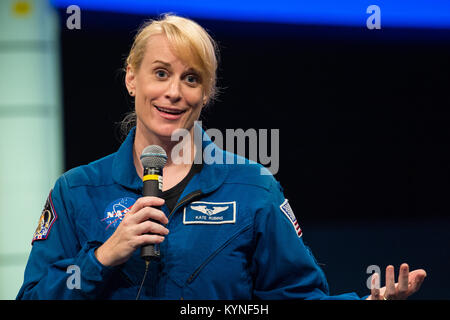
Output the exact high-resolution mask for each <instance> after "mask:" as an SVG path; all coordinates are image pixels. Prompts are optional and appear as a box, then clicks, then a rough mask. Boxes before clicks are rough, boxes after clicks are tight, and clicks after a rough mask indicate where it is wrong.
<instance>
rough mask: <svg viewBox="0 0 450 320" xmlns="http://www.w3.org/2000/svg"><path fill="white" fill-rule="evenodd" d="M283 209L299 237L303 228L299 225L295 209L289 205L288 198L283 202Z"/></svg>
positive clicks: (281, 206) (281, 207)
mask: <svg viewBox="0 0 450 320" xmlns="http://www.w3.org/2000/svg"><path fill="white" fill-rule="evenodd" d="M280 209H281V211H282V212H283V213H284V215H285V216H286V217H288V219H289V221H290V222H291V223H292V225H293V226H294V229H295V232H296V233H297V235H298V236H299V237H301V236H302V234H303V233H302V229H301V228H300V226H299V225H298V222H297V218H296V217H295V214H294V211H292V208H291V206H290V205H289V202H288V200H287V199H284V201H283V203H282V204H281V205H280Z"/></svg>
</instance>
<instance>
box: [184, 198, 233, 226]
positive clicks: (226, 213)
mask: <svg viewBox="0 0 450 320" xmlns="http://www.w3.org/2000/svg"><path fill="white" fill-rule="evenodd" d="M235 222H236V201H230V202H205V201H196V202H192V203H191V204H189V205H188V206H186V207H185V208H184V212H183V224H223V223H235Z"/></svg>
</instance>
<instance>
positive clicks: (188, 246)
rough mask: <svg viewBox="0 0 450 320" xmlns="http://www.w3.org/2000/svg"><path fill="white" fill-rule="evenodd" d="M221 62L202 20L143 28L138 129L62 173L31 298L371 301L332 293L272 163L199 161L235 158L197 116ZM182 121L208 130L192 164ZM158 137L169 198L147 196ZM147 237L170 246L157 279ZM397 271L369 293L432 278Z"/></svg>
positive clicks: (32, 263)
mask: <svg viewBox="0 0 450 320" xmlns="http://www.w3.org/2000/svg"><path fill="white" fill-rule="evenodd" d="M216 69H217V60H216V46H215V44H214V41H213V40H212V39H211V38H210V37H209V35H208V34H207V33H206V31H205V30H204V29H203V28H202V27H200V26H199V25H198V24H197V23H195V22H193V21H191V20H188V19H185V18H181V17H177V16H173V15H166V16H164V17H163V18H162V19H161V20H159V21H151V22H150V23H148V24H146V25H145V26H144V27H143V28H142V29H141V30H140V32H139V33H138V34H137V36H136V38H135V41H134V44H133V46H132V48H131V51H130V54H129V56H128V58H127V60H126V76H125V84H126V87H127V89H128V92H129V94H130V95H131V96H133V97H134V99H135V114H134V115H132V118H131V119H132V120H133V121H135V127H134V128H132V129H131V130H130V132H129V133H128V136H127V138H126V139H125V141H124V142H123V144H122V145H121V147H120V148H119V150H118V151H117V152H116V153H114V154H112V155H109V156H107V157H105V158H102V159H100V160H98V161H95V162H93V163H90V164H88V165H86V166H81V167H78V168H75V169H72V170H70V171H68V172H67V173H65V174H64V175H62V176H61V177H60V179H58V181H57V182H56V184H55V187H54V188H53V189H52V191H51V192H50V194H49V197H48V201H47V203H46V206H45V208H44V212H46V214H47V215H48V216H49V217H50V218H49V219H47V220H49V223H48V225H49V228H47V229H45V230H41V228H39V227H38V230H36V233H35V237H34V238H33V248H32V251H31V254H30V257H29V261H28V264H27V268H26V271H25V280H24V283H23V286H22V288H21V289H20V292H19V294H18V298H19V299H86V298H91V299H98V298H100V299H134V298H135V297H136V296H137V295H138V291H139V292H140V293H141V295H140V297H141V298H152V299H153V298H154V299H252V298H261V299H288V298H291V299H292V298H295V299H359V297H358V296H357V295H356V294H353V293H350V294H343V295H340V296H329V293H328V285H327V282H326V279H325V276H324V274H323V272H322V271H321V269H320V268H319V267H318V265H317V263H316V262H315V259H314V257H313V255H312V254H311V252H310V251H309V250H308V248H307V247H306V246H305V245H304V244H303V241H302V238H301V235H302V234H301V229H300V228H299V227H298V224H297V222H296V220H295V215H294V214H293V212H292V210H291V208H290V206H289V203H288V201H287V200H286V199H285V198H284V196H283V193H282V190H281V187H280V185H279V184H278V182H277V181H276V180H275V179H274V178H273V177H272V176H270V175H261V174H260V170H261V169H262V167H261V166H260V165H258V164H256V163H251V162H249V161H246V164H221V163H214V162H213V163H211V162H206V161H205V162H204V163H203V164H193V162H194V161H193V160H194V157H195V155H196V154H203V153H202V151H203V150H204V149H205V148H206V147H208V148H209V150H211V148H212V149H213V150H214V154H215V158H216V157H217V156H219V157H223V158H225V157H229V156H230V154H228V153H226V152H224V151H222V150H220V149H219V148H217V147H216V146H215V145H214V144H213V143H212V141H211V140H210V139H208V137H206V136H205V135H204V132H203V131H202V130H201V128H199V127H198V126H197V125H196V124H195V121H196V120H197V119H198V118H199V115H200V113H201V111H202V108H203V107H204V106H205V105H206V104H207V103H208V102H209V101H210V100H211V99H212V98H213V97H214V94H215V91H216V90H215V79H216V75H215V74H216ZM128 120H129V119H128ZM180 129H185V130H187V131H189V132H190V133H191V136H195V133H194V131H195V130H200V132H201V134H202V135H203V139H202V141H203V142H202V145H201V146H198V147H196V145H195V143H194V142H193V141H191V143H190V145H189V147H190V151H191V152H190V153H189V154H190V155H191V156H190V157H189V158H188V159H190V161H187V162H186V161H184V162H182V163H179V162H177V161H174V160H175V159H174V158H172V151H173V149H174V147H175V145H176V144H177V143H178V142H177V141H172V139H171V136H172V134H173V133H174V132H177V130H180ZM148 145H159V146H161V147H162V148H163V149H164V150H165V151H166V153H167V155H168V159H167V163H166V165H165V167H164V171H163V176H164V183H163V191H164V194H163V197H162V198H164V200H163V199H161V198H155V197H142V196H141V194H142V173H143V168H142V165H141V162H140V160H139V157H140V155H141V152H142V150H143V149H144V148H145V147H146V146H148ZM200 149H202V150H200ZM234 163H236V161H235V162H234ZM158 208H160V209H158ZM211 217H212V218H211ZM147 244H159V245H160V251H161V257H160V259H158V260H153V261H152V262H151V263H150V265H149V269H148V275H147V276H145V273H146V272H145V271H146V269H145V263H144V261H143V260H142V259H141V258H140V256H139V250H138V249H139V248H140V247H141V246H143V245H147ZM73 266H76V267H78V268H73ZM68 270H79V274H72V273H71V272H69V271H68ZM388 272H389V277H387V287H386V288H382V289H381V290H379V289H373V290H372V295H371V296H369V299H386V297H389V298H406V297H407V296H408V295H410V294H411V293H413V292H415V291H416V290H417V289H418V288H419V286H420V284H421V282H422V281H423V279H424V277H425V272H424V271H423V270H418V271H414V272H412V273H409V272H408V270H407V265H403V266H402V269H401V270H400V277H399V283H398V285H397V287H395V284H394V281H393V270H392V267H391V268H389V269H388ZM77 277H78V278H77ZM141 282H142V285H140V284H141ZM408 282H409V285H408ZM140 288H142V291H140Z"/></svg>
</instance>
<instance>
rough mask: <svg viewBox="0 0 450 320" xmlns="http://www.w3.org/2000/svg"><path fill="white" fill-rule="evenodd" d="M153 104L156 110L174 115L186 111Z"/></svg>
mask: <svg viewBox="0 0 450 320" xmlns="http://www.w3.org/2000/svg"><path fill="white" fill-rule="evenodd" d="M153 106H154V107H155V108H156V110H158V111H159V112H161V113H165V114H169V115H174V116H177V115H181V114H183V113H185V112H186V110H181V109H177V108H172V107H160V106H157V105H153Z"/></svg>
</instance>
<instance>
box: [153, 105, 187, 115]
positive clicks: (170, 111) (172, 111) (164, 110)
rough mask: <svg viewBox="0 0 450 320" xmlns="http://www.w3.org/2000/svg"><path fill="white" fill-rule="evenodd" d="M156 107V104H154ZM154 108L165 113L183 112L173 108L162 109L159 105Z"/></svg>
mask: <svg viewBox="0 0 450 320" xmlns="http://www.w3.org/2000/svg"><path fill="white" fill-rule="evenodd" d="M155 107H156V106H155ZM156 109H158V110H159V111H161V112H165V113H170V114H180V113H183V111H175V110H169V109H164V108H161V107H156Z"/></svg>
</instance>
